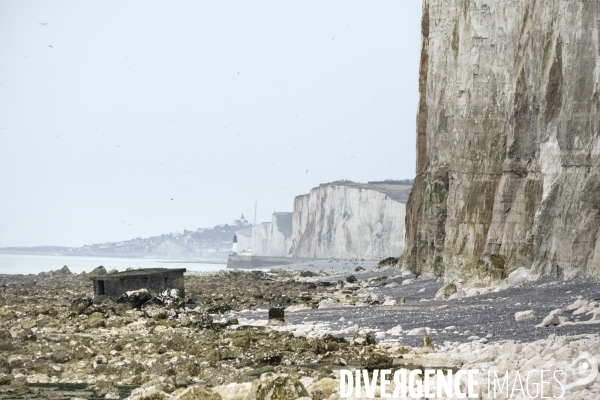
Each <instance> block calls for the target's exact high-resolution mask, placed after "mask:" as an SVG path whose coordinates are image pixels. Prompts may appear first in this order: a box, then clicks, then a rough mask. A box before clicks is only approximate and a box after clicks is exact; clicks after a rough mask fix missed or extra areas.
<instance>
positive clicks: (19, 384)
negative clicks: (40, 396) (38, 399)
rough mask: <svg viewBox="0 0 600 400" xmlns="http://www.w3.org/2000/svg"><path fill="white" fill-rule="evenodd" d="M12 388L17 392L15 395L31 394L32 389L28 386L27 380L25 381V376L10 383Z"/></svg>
mask: <svg viewBox="0 0 600 400" xmlns="http://www.w3.org/2000/svg"><path fill="white" fill-rule="evenodd" d="M10 387H11V389H12V390H13V391H14V392H15V394H18V395H26V394H29V393H31V389H30V388H29V386H28V385H27V380H26V379H25V376H20V377H18V378H14V379H13V380H12V381H11V382H10Z"/></svg>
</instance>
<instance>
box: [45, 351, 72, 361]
mask: <svg viewBox="0 0 600 400" xmlns="http://www.w3.org/2000/svg"><path fill="white" fill-rule="evenodd" d="M50 358H51V359H52V361H53V362H55V363H57V364H63V363H66V362H67V361H69V360H70V359H71V354H69V352H68V351H66V350H63V349H58V350H54V351H53V352H52V355H51V356H50Z"/></svg>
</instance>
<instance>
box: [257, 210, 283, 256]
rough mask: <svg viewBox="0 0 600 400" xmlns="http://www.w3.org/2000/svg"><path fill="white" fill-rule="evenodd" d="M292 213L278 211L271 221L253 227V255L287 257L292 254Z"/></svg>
mask: <svg viewBox="0 0 600 400" xmlns="http://www.w3.org/2000/svg"><path fill="white" fill-rule="evenodd" d="M291 247H292V213H290V212H276V213H274V214H273V217H272V220H271V222H264V223H262V224H257V225H255V226H254V227H252V255H255V256H271V257H285V256H288V255H291Z"/></svg>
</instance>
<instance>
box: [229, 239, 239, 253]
mask: <svg viewBox="0 0 600 400" xmlns="http://www.w3.org/2000/svg"><path fill="white" fill-rule="evenodd" d="M237 244H238V243H237V235H233V246H232V247H231V254H233V255H234V256H235V255H237Z"/></svg>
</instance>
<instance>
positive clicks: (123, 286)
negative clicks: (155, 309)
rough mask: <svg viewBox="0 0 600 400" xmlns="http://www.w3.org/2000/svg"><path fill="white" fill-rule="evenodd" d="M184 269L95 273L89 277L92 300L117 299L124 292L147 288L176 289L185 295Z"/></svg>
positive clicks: (156, 289) (152, 289)
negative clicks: (91, 287) (91, 282)
mask: <svg viewBox="0 0 600 400" xmlns="http://www.w3.org/2000/svg"><path fill="white" fill-rule="evenodd" d="M185 271H186V269H185V268H178V269H171V268H145V269H136V270H132V271H124V272H117V273H116V274H106V275H95V276H92V277H91V280H92V281H93V282H94V301H102V300H105V299H110V300H117V299H118V298H119V297H121V296H122V295H123V294H124V293H125V292H129V291H132V290H139V289H147V290H148V291H150V292H158V291H159V290H160V289H163V288H169V289H177V290H179V292H180V293H181V295H182V296H185V283H184V279H183V273H184V272H185Z"/></svg>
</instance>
